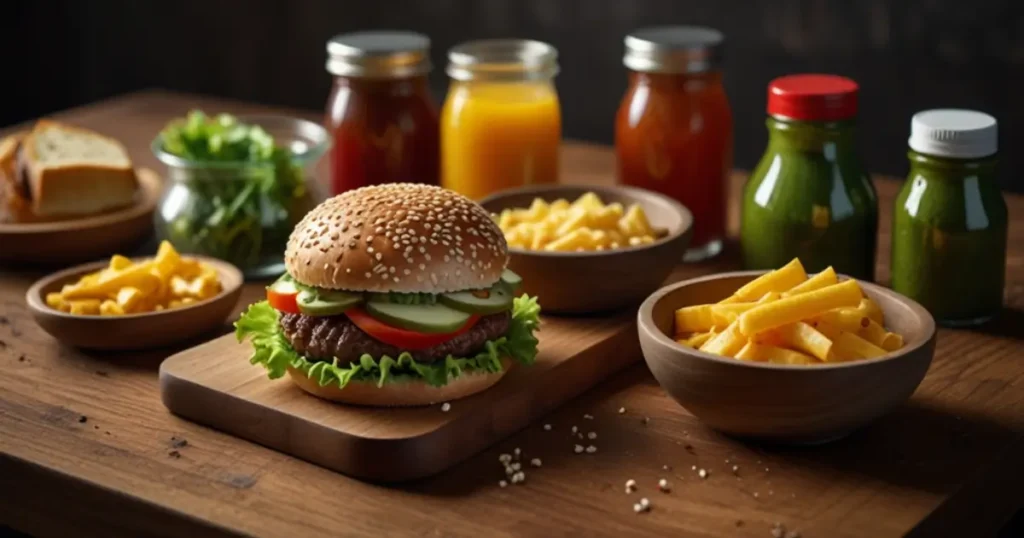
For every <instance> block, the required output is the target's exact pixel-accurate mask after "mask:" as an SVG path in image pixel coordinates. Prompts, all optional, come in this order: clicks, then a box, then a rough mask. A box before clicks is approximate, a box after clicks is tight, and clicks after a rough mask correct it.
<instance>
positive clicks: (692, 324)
mask: <svg viewBox="0 0 1024 538" xmlns="http://www.w3.org/2000/svg"><path fill="white" fill-rule="evenodd" d="M883 321H884V316H883V315H882V310H881V308H880V307H879V306H878V304H877V303H875V302H874V301H873V300H871V298H869V297H867V296H865V295H864V292H863V290H861V288H860V285H858V284H857V281H856V280H845V281H842V282H840V281H839V279H838V277H837V275H836V272H835V270H833V269H832V268H831V267H829V268H827V269H825V270H824V271H822V272H820V273H818V274H816V275H813V276H811V277H810V278H808V275H807V273H806V272H805V271H804V268H803V265H802V264H801V263H800V261H799V260H796V259H794V260H793V261H792V262H790V263H788V264H786V265H785V266H784V267H782V268H780V269H778V270H776V271H772V272H770V273H766V274H764V275H762V276H760V277H758V278H756V279H754V280H752V281H751V282H749V283H747V284H746V285H744V286H743V287H741V288H740V289H738V290H736V292H735V293H733V294H732V295H731V296H729V297H728V298H726V299H724V300H722V301H719V302H718V303H716V304H702V305H691V306H685V307H682V308H680V309H678V310H676V312H675V327H674V330H673V338H674V339H675V341H676V342H678V343H679V344H680V345H684V346H688V347H692V348H695V349H699V350H701V351H704V352H707V353H713V354H716V355H722V356H726V357H733V358H736V359H740V360H749V361H762V362H771V363H777V364H790V365H812V366H813V365H816V364H826V363H829V362H840V361H851V360H864V359H874V358H877V357H881V356H883V355H885V354H887V353H889V352H892V351H896V350H898V349H900V348H902V347H903V337H902V336H900V335H899V334H896V333H894V332H891V331H888V330H886V329H885V328H884V326H883V323H882V322H883Z"/></svg>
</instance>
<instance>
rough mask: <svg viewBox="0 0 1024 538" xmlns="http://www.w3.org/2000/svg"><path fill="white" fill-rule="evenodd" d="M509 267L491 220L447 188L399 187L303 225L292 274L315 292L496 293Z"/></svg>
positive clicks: (294, 240) (330, 208)
mask: <svg viewBox="0 0 1024 538" xmlns="http://www.w3.org/2000/svg"><path fill="white" fill-rule="evenodd" d="M507 263H508V245H507V244H506V243H505V236H504V235H503V234H502V232H501V229H500V228H498V226H497V224H495V223H494V221H493V220H492V219H491V216H490V215H489V214H488V213H487V211H485V210H484V208H482V207H480V206H479V205H477V204H476V203H474V202H473V201H471V200H470V199H468V198H466V197H464V196H461V195H459V194H456V193H454V192H452V191H448V190H445V189H442V188H440V187H432V186H428V185H417V184H411V183H398V184H389V185H378V186H372V187H363V188H360V189H355V190H351V191H348V192H345V193H342V194H339V195H338V196H335V197H333V198H331V199H329V200H326V201H325V202H323V203H322V204H320V205H319V206H317V207H316V208H315V209H313V210H312V211H310V212H309V213H308V214H307V215H306V216H305V217H304V218H303V219H302V221H300V222H299V224H298V225H296V226H295V230H293V231H292V234H291V237H289V239H288V246H287V248H286V249H285V265H286V267H287V270H288V273H289V274H290V275H291V276H292V277H293V278H295V280H297V281H298V282H300V283H302V284H306V285H308V286H316V287H321V288H328V289H342V290H349V291H369V292H389V291H393V292H401V293H446V292H452V291H461V290H467V289H481V288H489V287H490V286H491V285H492V284H494V283H495V282H496V281H497V280H498V279H499V278H500V277H501V273H502V271H503V270H504V269H505V265H506V264H507Z"/></svg>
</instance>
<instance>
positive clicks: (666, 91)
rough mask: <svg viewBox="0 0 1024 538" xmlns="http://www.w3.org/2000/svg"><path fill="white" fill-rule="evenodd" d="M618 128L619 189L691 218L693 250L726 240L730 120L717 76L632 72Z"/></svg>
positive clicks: (730, 144)
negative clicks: (667, 202)
mask: <svg viewBox="0 0 1024 538" xmlns="http://www.w3.org/2000/svg"><path fill="white" fill-rule="evenodd" d="M629 80H630V85H629V89H628V90H627V91H626V95H625V96H624V97H623V100H622V104H621V106H620V107H619V111H618V116H617V118H616V122H615V149H616V154H617V157H618V177H619V181H620V182H622V183H625V184H627V185H633V186H636V187H641V188H644V189H649V190H653V191H657V192H660V193H663V194H666V195H668V196H671V197H672V198H675V199H676V200H678V201H679V202H681V203H682V204H683V205H685V206H686V207H687V208H688V209H689V210H690V211H691V212H692V213H693V217H694V223H693V228H694V229H693V239H692V240H691V242H690V248H691V249H697V248H700V247H703V246H706V245H708V244H709V243H711V242H713V241H718V240H721V239H722V238H724V237H725V224H726V222H725V221H726V187H727V185H728V181H729V173H730V171H731V169H732V152H733V149H732V145H733V132H732V112H731V111H730V109H729V101H728V98H727V97H726V95H725V91H724V89H723V88H722V81H721V75H720V74H719V73H715V72H706V73H696V74H662V73H638V72H632V71H631V72H630V74H629Z"/></svg>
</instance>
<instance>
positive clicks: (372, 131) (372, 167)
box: [324, 31, 440, 194]
mask: <svg viewBox="0 0 1024 538" xmlns="http://www.w3.org/2000/svg"><path fill="white" fill-rule="evenodd" d="M327 55H328V58H327V64H326V67H327V71H328V73H330V74H332V75H334V86H333V90H332V91H331V95H330V97H329V98H328V100H327V111H326V118H325V121H324V123H325V125H326V126H327V128H328V129H330V130H331V132H332V134H333V136H334V146H333V147H332V150H331V179H330V189H329V190H330V191H331V193H332V194H339V193H342V192H345V191H347V190H351V189H356V188H359V187H363V186H367V185H377V184H382V183H426V184H431V185H437V184H438V174H439V172H440V168H439V157H438V151H439V145H438V144H439V141H438V108H437V104H436V103H435V101H434V99H433V97H432V96H431V94H430V87H429V84H428V80H427V75H428V74H429V73H430V70H431V64H430V39H429V38H427V37H426V36H424V35H421V34H417V33H414V32H403V31H373V32H355V33H349V34H342V35H339V36H336V37H334V38H332V39H331V40H330V41H328V43H327Z"/></svg>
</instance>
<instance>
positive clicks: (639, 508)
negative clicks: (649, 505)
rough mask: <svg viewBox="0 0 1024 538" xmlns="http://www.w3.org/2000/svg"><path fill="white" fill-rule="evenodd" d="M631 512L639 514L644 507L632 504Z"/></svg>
mask: <svg viewBox="0 0 1024 538" xmlns="http://www.w3.org/2000/svg"><path fill="white" fill-rule="evenodd" d="M633 511H634V512H636V513H638V514H639V513H640V512H643V511H644V507H643V506H640V503H635V504H633Z"/></svg>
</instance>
